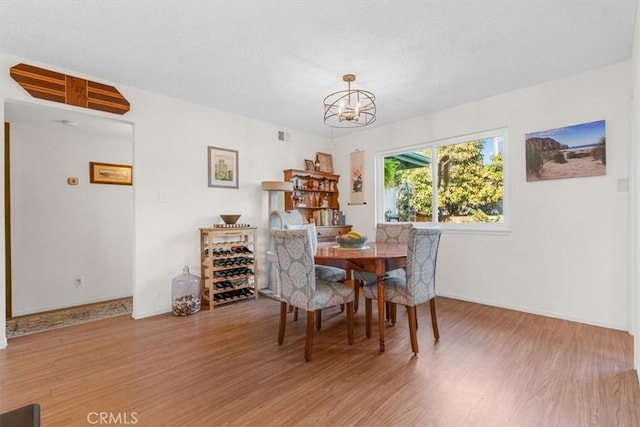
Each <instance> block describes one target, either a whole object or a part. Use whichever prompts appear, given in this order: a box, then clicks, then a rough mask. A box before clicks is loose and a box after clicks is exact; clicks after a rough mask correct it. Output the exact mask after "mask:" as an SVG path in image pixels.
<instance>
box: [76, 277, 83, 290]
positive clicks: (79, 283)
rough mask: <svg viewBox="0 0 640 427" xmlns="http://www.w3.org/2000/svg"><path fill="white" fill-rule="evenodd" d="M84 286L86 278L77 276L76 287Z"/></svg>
mask: <svg viewBox="0 0 640 427" xmlns="http://www.w3.org/2000/svg"><path fill="white" fill-rule="evenodd" d="M83 286H84V278H83V277H82V276H78V277H76V288H81V287H83Z"/></svg>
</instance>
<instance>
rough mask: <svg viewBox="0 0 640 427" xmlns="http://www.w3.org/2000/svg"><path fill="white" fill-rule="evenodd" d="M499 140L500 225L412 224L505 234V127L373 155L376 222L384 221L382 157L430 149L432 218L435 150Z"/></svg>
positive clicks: (435, 163) (506, 200) (383, 151)
mask: <svg viewBox="0 0 640 427" xmlns="http://www.w3.org/2000/svg"><path fill="white" fill-rule="evenodd" d="M496 136H497V137H502V185H503V196H502V216H503V222H501V223H484V222H472V223H450V222H433V221H431V222H428V223H423V222H420V223H414V224H434V225H438V227H441V228H442V229H443V230H445V231H458V232H464V233H469V232H472V233H490V234H494V233H495V234H501V233H509V232H510V229H509V167H508V166H509V162H508V146H509V144H508V140H509V133H508V128H506V127H503V128H496V129H489V130H485V131H481V132H474V133H469V134H465V135H458V136H453V137H449V138H443V139H439V140H434V141H430V142H424V143H420V144H415V145H409V146H403V147H394V148H392V149H387V150H382V151H378V152H377V153H376V171H377V173H376V182H375V187H376V219H377V221H378V222H384V221H385V219H384V208H385V206H384V191H385V189H384V158H385V157H388V156H392V155H395V154H402V153H406V152H409V151H418V150H425V149H432V150H434V151H433V153H434V156H433V159H435V161H433V162H431V174H432V177H434V179H432V193H431V200H432V204H433V206H434V215H435V216H436V217H437V206H438V205H437V203H438V201H437V198H438V188H437V185H438V182H437V181H438V180H437V163H438V158H437V155H438V152H437V149H438V147H442V146H447V145H455V144H461V143H465V142H470V141H474V140H478V139H488V138H492V137H496Z"/></svg>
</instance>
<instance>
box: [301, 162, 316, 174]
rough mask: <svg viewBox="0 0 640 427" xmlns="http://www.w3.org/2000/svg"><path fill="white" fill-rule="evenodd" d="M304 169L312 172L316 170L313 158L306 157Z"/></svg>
mask: <svg viewBox="0 0 640 427" xmlns="http://www.w3.org/2000/svg"><path fill="white" fill-rule="evenodd" d="M304 170H306V171H311V172H313V171H315V170H316V166H315V165H314V164H313V160H309V159H304Z"/></svg>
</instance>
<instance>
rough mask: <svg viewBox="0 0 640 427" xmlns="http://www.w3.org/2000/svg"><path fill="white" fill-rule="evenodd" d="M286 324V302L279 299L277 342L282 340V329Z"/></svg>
mask: <svg viewBox="0 0 640 427" xmlns="http://www.w3.org/2000/svg"><path fill="white" fill-rule="evenodd" d="M286 326H287V303H286V302H284V301H280V323H279V325H278V344H280V345H282V343H283V342H284V329H285V327H286Z"/></svg>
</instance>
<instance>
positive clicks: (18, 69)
mask: <svg viewBox="0 0 640 427" xmlns="http://www.w3.org/2000/svg"><path fill="white" fill-rule="evenodd" d="M9 74H10V75H11V77H12V78H13V80H15V81H16V82H17V83H18V84H19V85H20V86H22V88H23V89H24V90H26V91H27V92H29V94H30V95H31V96H33V97H34V98H40V99H46V100H49V101H54V102H61V103H63V104H68V105H75V106H77V107H84V108H90V109H92V110H100V111H106V112H108V113H115V114H124V113H126V112H127V111H129V101H127V100H126V99H125V97H124V96H122V94H121V93H120V92H118V89H116V88H115V87H113V86H109V85H105V84H102V83H97V82H92V81H90V80H86V79H81V78H79V77H74V76H69V75H66V74H62V73H57V72H55V71H50V70H46V69H44V68H39V67H34V66H33V65H28V64H18V65H15V66H13V67H11V69H10V71H9Z"/></svg>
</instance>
